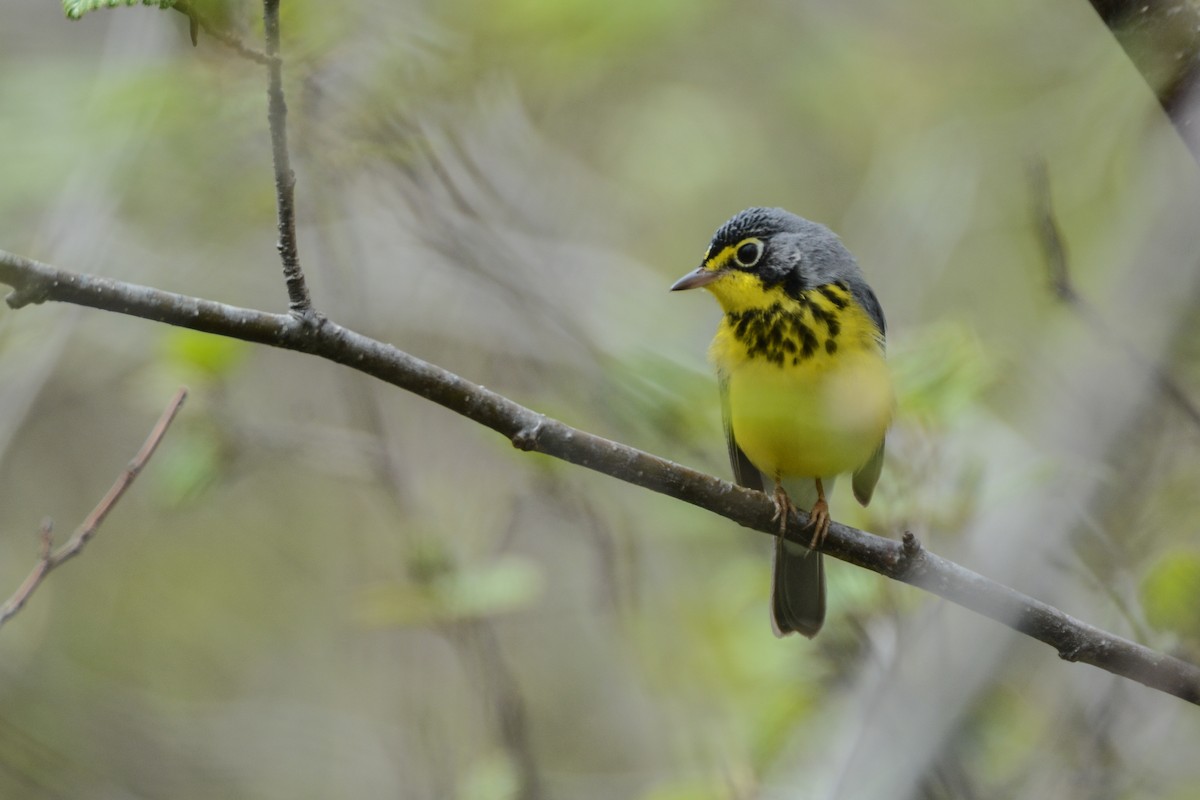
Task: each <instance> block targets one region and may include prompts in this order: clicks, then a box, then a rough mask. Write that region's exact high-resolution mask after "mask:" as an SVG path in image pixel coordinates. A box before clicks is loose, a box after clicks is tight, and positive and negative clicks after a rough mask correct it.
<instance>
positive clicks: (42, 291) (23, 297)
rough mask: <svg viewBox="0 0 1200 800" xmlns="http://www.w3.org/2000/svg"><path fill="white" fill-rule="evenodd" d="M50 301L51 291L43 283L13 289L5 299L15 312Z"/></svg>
mask: <svg viewBox="0 0 1200 800" xmlns="http://www.w3.org/2000/svg"><path fill="white" fill-rule="evenodd" d="M49 299H50V291H49V289H48V288H47V287H46V286H44V285H43V284H41V283H32V284H29V285H28V286H20V287H18V288H16V289H13V290H12V291H11V292H9V293H8V296H7V297H5V298H4V302H5V303H7V304H8V307H9V308H11V309H12V310H13V311H16V310H17V309H18V308H23V307H25V306H28V305H35V306H36V305H41V304H42V303H44V302H46V301H47V300H49Z"/></svg>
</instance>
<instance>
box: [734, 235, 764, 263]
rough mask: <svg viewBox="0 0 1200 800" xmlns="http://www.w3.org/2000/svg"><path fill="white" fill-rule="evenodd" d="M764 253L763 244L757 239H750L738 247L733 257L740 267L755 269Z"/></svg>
mask: <svg viewBox="0 0 1200 800" xmlns="http://www.w3.org/2000/svg"><path fill="white" fill-rule="evenodd" d="M762 251H763V248H762V242H760V241H758V240H757V239H749V240H747V241H745V242H742V243H741V244H740V245H739V246H738V249H737V252H736V253H734V254H733V257H734V259H735V260H736V261H737V262H738V264H739V265H740V266H743V267H753V266H754V265H755V264H757V263H758V260H759V259H760V258H762Z"/></svg>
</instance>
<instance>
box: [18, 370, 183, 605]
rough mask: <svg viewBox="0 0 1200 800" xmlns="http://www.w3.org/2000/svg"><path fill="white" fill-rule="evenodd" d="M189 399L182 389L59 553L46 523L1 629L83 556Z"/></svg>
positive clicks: (50, 524)
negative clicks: (58, 572)
mask: <svg viewBox="0 0 1200 800" xmlns="http://www.w3.org/2000/svg"><path fill="white" fill-rule="evenodd" d="M186 399H187V389H185V388H182V387H181V388H180V389H179V391H177V392H176V393H175V396H174V397H172V398H171V402H169V403H168V404H167V408H166V410H164V411H163V413H162V416H160V417H159V418H158V422H156V423H155V424H154V427H153V428H152V429H151V430H150V434H149V435H148V436H147V437H146V441H145V442H143V443H142V447H141V449H139V450H138V452H137V455H135V456H134V457H133V460H132V461H130V462H129V465H128V466H127V467H125V470H124V471H123V472H122V473H121V474H120V475H119V476H117V480H116V482H115V483H113V485H112V486H111V487H110V488H109V490H108V492H107V493H106V494H105V495H104V497H102V498H101V499H100V502H99V503H97V504H96V507H95V508H93V509H92V512H91V513H90V514H88V515H87V518H86V519H85V520H84V521H83V523H82V524H80V526H79V527H78V528H76V529H75V533H74V534H72V535H71V538H70V539H68V540H67V542H66V544H64V545H63V546H62V547H60V548H58V549H57V550H53V546H54V537H53V525H52V523H51V522H50V520H48V519H47V520H46V521H44V522H43V523H42V528H41V531H40V533H39V535H40V538H41V551H40V553H39V555H38V560H37V563H36V564H34V566H33V569H32V570H31V571H30V573H29V576H28V577H26V578H25V580H24V581H23V582H22V583H21V585H20V586H19V587H18V588H17V590H16V591H15V592H13V594H12V596H11V597H9V598H8V600H6V601H5V602H4V605H2V606H0V625H3V624H4V623H6V622H8V621H9V620H10V619H12V618H13V616H14V615H16V613H17V612H18V611H20V610H21V609H22V608H23V607H24V606H25V603H26V602H27V601H28V600H29V598H30V596H32V595H33V593H34V592H35V591H36V590H37V588H38V587H39V586H41V585H42V581H44V580H45V579H46V576H47V575H49V574H50V572H51V571H52V570H54V569H56V568H57V567H60V566H62V565H63V563H65V562H66V561H69V560H70V559H72V558H74V557H75V556H77V555H79V552H80V551H81V550H83V546H84V545H86V544H87V543H88V542H89V541H90V540H91V538H92V537H93V536H95V535H96V531H98V530H100V525H101V524H103V522H104V520H105V518H106V517H108V512H110V511H112V509H113V506H115V505H116V504H117V501H118V500H120V499H121V497H122V496H123V495H124V494H125V491H126V490H127V489H128V488H129V487H130V486H131V485H132V484H133V481H134V479H135V478H137V476H138V475H140V474H141V472H142V468H143V467H145V466H146V462H147V461H149V460H150V457H151V456H152V455H154V451H155V450H156V449H157V448H158V444H159V442H161V441H162V439H163V436H165V435H166V433H167V428H169V427H171V423H172V422H173V421H174V419H175V415H176V414H178V413H179V409H180V408H181V407H182V406H183V401H184V400H186Z"/></svg>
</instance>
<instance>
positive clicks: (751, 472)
mask: <svg viewBox="0 0 1200 800" xmlns="http://www.w3.org/2000/svg"><path fill="white" fill-rule="evenodd" d="M717 383H718V385H719V386H720V387H721V423H722V424H723V425H724V426H725V444H726V445H727V446H728V447H729V464H730V466H732V467H733V479H734V480H735V481H737V483H738V485H739V486H745V487H746V488H747V489H754V490H756V491H759V492H761V491H763V477H762V473H761V472H759V471H758V468H757V467H755V466H754V465H753V464H751V463H750V459H749V458H747V457H746V454H745V453H743V452H742V448H740V447H738V443H737V439H736V438H734V435H733V418H732V416H731V415H730V411H729V376H728V375H726V374H725V373H724V372H719V373H718V374H717Z"/></svg>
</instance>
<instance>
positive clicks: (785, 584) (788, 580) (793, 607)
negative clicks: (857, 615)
mask: <svg viewBox="0 0 1200 800" xmlns="http://www.w3.org/2000/svg"><path fill="white" fill-rule="evenodd" d="M822 483H823V484H824V486H825V494H826V496H829V495H830V494H831V493H832V492H833V484H834V481H833V479H831V478H826V479H825V480H824V481H822ZM784 488H785V489H787V493H788V497H789V498H790V499H791V501H792V504H793V505H794V506H796V508H800V509H803V510H804V511H808V510H809V509H810V508H812V506H813V504H814V503H816V501H817V488H816V484H815V483H814V481H813V480H812V479H811V478H807V479H793V480H788V481H785V483H784ZM772 572H773V578H772V583H771V627H772V628H773V629H774V631H775V635H776V636H785V635H787V634H789V633H799V634H800V635H802V636H807V637H808V638H810V639H811V638H812V637H814V636H816V635H817V631H819V630H821V625H822V624H824V622H825V563H824V557H823V556H822V555H821V554H820V553H814V552H813V551H811V550H809V549H808V548H807V547H802V546H800V545H798V544H793V543H792V542H789V541H786V540H785V539H783V537H776V539H775V558H774V569H773V570H772Z"/></svg>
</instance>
